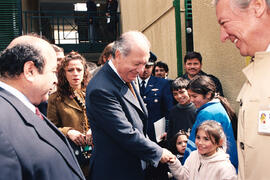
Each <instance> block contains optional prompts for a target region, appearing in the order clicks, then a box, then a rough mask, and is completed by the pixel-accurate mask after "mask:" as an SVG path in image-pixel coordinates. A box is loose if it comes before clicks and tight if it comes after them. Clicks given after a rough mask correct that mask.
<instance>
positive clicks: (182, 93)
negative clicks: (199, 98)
mask: <svg viewBox="0 0 270 180" xmlns="http://www.w3.org/2000/svg"><path fill="white" fill-rule="evenodd" d="M188 83H189V81H188V80H186V79H184V78H181V77H179V78H177V79H175V80H174V81H173V82H172V85H171V88H172V92H173V97H174V99H175V100H176V101H177V102H178V103H177V104H176V105H175V106H174V107H172V109H171V110H170V112H169V116H168V119H169V126H168V134H167V139H168V140H170V139H171V138H172V137H173V136H174V135H175V134H176V133H177V132H179V130H184V131H186V132H187V131H188V130H189V129H191V128H192V126H193V124H194V122H195V119H196V107H195V106H194V104H193V103H192V102H191V101H190V98H189V95H188V92H187V86H188Z"/></svg>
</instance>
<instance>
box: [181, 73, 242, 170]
mask: <svg viewBox="0 0 270 180" xmlns="http://www.w3.org/2000/svg"><path fill="white" fill-rule="evenodd" d="M187 89H188V94H189V96H190V100H191V102H193V103H194V105H195V106H196V108H197V116H196V121H195V123H194V125H193V127H192V129H191V133H190V136H189V141H188V144H187V148H186V151H185V154H184V161H185V160H186V158H187V157H188V156H189V154H190V153H191V152H192V151H194V150H196V146H195V130H196V129H197V127H198V125H200V124H201V123H202V122H204V121H206V120H209V119H212V120H215V121H217V122H219V123H220V124H221V126H222V128H223V130H224V133H225V135H226V137H227V142H228V148H227V153H228V154H229V155H230V160H231V162H232V164H233V165H234V167H235V168H236V169H237V167H238V158H237V148H236V142H235V138H234V134H233V129H232V123H231V121H234V120H235V119H236V115H235V113H234V112H233V110H232V109H231V108H230V106H229V104H228V103H227V101H225V98H222V97H220V96H217V95H216V94H215V90H216V87H215V84H214V82H213V81H212V80H211V79H210V77H208V76H197V77H195V78H194V79H192V80H191V81H190V82H189V84H188V87H187Z"/></svg>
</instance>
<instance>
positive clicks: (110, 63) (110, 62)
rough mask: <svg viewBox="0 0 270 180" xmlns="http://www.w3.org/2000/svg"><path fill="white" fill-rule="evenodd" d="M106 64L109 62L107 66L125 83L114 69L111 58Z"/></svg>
mask: <svg viewBox="0 0 270 180" xmlns="http://www.w3.org/2000/svg"><path fill="white" fill-rule="evenodd" d="M108 64H109V66H110V67H111V68H112V69H113V71H114V72H115V73H116V74H117V76H118V77H119V78H120V79H121V80H122V81H123V83H126V82H125V81H124V80H123V79H122V78H121V76H120V75H119V74H118V72H117V70H116V68H115V66H114V64H113V63H112V60H109V62H108Z"/></svg>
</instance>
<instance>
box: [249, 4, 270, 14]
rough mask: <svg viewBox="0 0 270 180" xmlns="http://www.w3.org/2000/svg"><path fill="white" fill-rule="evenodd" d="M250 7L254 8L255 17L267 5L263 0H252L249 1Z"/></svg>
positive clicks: (262, 11)
mask: <svg viewBox="0 0 270 180" xmlns="http://www.w3.org/2000/svg"><path fill="white" fill-rule="evenodd" d="M250 8H252V9H253V10H254V13H255V15H256V17H257V18H258V17H261V16H262V15H263V14H264V12H266V11H267V8H268V7H267V4H266V2H265V0H252V1H251V3H250Z"/></svg>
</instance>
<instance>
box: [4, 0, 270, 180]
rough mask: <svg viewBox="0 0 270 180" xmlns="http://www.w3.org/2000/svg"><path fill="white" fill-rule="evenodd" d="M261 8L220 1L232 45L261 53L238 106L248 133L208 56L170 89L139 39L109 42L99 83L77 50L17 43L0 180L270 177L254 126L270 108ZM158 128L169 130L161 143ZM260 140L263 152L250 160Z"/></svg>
mask: <svg viewBox="0 0 270 180" xmlns="http://www.w3.org/2000/svg"><path fill="white" fill-rule="evenodd" d="M253 1H254V2H253ZM253 1H251V2H249V3H242V4H241V1H239V2H240V4H237V3H235V4H231V3H234V1H226V0H216V1H215V5H216V14H217V17H218V22H219V24H220V26H221V39H222V40H224V41H225V40H226V39H230V40H231V41H233V42H234V43H235V44H236V46H237V47H238V48H239V49H240V53H241V55H250V56H254V55H255V58H254V60H253V62H252V63H251V64H250V65H249V66H248V67H247V68H246V69H245V71H244V73H245V74H246V75H247V78H248V82H247V83H246V84H245V86H244V88H243V90H241V93H240V95H239V97H238V99H239V101H240V102H241V103H240V106H241V108H240V116H239V121H240V122H241V123H238V120H237V116H236V114H235V112H234V111H233V109H232V108H231V107H230V105H229V103H228V101H227V100H226V98H225V97H224V94H223V90H222V86H221V83H220V81H219V79H218V78H217V77H215V76H214V75H211V74H207V73H205V72H203V71H202V70H201V67H202V56H201V54H200V53H199V52H189V53H187V54H186V56H185V58H184V68H185V71H186V73H185V74H184V75H183V76H182V77H178V78H176V79H175V80H171V79H168V72H169V69H168V66H167V64H166V63H164V62H162V61H159V62H157V63H156V62H155V61H156V60H157V57H156V55H155V54H154V53H152V52H151V51H150V42H149V41H148V39H147V37H146V36H145V35H144V34H143V33H141V32H139V31H128V32H125V33H123V34H122V35H121V36H120V37H119V39H117V40H116V41H114V42H113V43H110V44H108V46H107V47H106V48H105V49H104V51H103V53H102V54H101V57H100V61H99V62H100V65H102V67H100V68H98V70H96V71H95V72H94V74H92V75H91V73H90V71H89V67H88V65H87V62H86V59H85V58H84V57H83V56H82V55H81V54H79V53H77V52H74V51H71V52H69V53H67V54H66V55H65V56H64V50H63V49H61V48H59V47H57V46H56V45H52V44H50V43H49V42H47V41H46V40H44V39H42V38H41V37H39V36H37V35H34V34H32V35H22V36H19V37H17V38H15V39H14V40H13V41H12V42H11V43H10V44H9V45H8V46H7V48H6V49H5V50H3V51H2V52H1V54H0V106H1V109H0V113H1V117H0V146H1V148H0V157H1V161H0V169H1V173H2V174H1V176H0V179H3V180H4V179H27V180H28V179H29V180H32V179H33V180H34V179H39V180H45V179H68V180H69V179H70V180H71V179H72V180H75V179H81V180H84V179H89V180H90V179H91V180H103V179H104V180H105V179H117V180H122V179H123V180H125V179H130V180H133V179H134V180H143V179H145V180H159V179H161V180H167V179H210V180H217V179H220V180H223V179H228V180H236V179H237V178H238V179H255V178H256V177H257V178H259V179H265V177H266V175H265V174H268V172H267V171H264V172H263V173H262V174H255V173H253V172H251V171H250V170H251V168H252V169H254V171H255V172H261V170H260V169H257V168H262V169H263V170H264V169H265V168H266V169H267V167H262V166H259V164H257V163H258V162H262V163H265V164H267V158H265V157H264V156H266V154H267V148H263V147H265V143H267V142H268V141H267V140H268V139H267V136H266V135H265V134H261V132H263V133H265V131H263V130H264V129H260V128H259V129H256V130H254V129H255V128H254V127H252V126H254V124H255V122H254V120H256V119H257V118H256V117H258V115H262V112H261V110H263V112H266V111H267V109H265V108H266V107H268V106H267V105H268V100H265V97H268V96H267V95H268V90H267V89H266V88H265V87H264V86H262V83H261V82H262V81H263V79H264V77H265V74H264V73H265V72H268V71H263V72H264V73H261V71H260V70H261V69H265V65H267V64H268V62H267V61H269V60H268V59H269V53H268V51H270V50H269V49H270V48H269V41H268V40H267V41H265V39H267V37H270V35H269V36H267V35H268V33H269V32H268V31H266V30H265V31H264V29H263V32H262V29H261V28H260V29H258V27H267V26H266V25H268V24H267V23H269V22H270V21H269V20H270V15H269V11H270V10H269V8H270V5H269V4H270V3H269V1H267V0H262V1H256V2H255V0H253ZM237 2H238V1H237ZM267 3H268V4H267ZM232 5H234V6H232ZM232 7H233V8H232ZM243 8H244V9H243ZM251 9H252V11H251ZM235 11H237V12H239V13H240V14H234V12H235ZM261 17H264V18H262V19H260V18H261ZM239 19H241V20H242V23H241V22H240V21H238V20H239ZM235 21H236V22H237V23H235ZM247 22H254V23H255V22H256V25H257V26H256V27H249V28H247V27H246V26H245V24H246V23H247ZM235 26H236V27H238V29H239V30H238V31H237V32H235V28H234V27H235ZM265 29H267V28H265ZM244 33H245V36H242V35H241V34H244ZM256 33H257V36H255V37H254V36H252V35H253V34H256ZM260 37H262V38H260ZM256 39H257V40H258V41H254V40H256ZM259 40H260V41H259ZM256 42H259V43H256ZM250 43H252V44H250ZM257 51H267V52H261V53H257V54H255V53H256V52H257ZM257 61H259V62H264V63H262V64H260V63H256V62H257ZM250 74H252V75H253V77H250ZM257 81H258V82H257ZM260 83H261V84H260ZM256 90H257V91H259V92H260V95H258V97H257V99H255V100H254V99H252V98H254V97H251V96H250V95H251V93H252V92H255V91H256ZM252 100H253V101H252ZM255 101H256V102H258V103H256V104H254V102H255ZM243 104H245V106H243ZM260 108H263V109H260ZM268 108H269V107H268ZM40 111H41V112H40ZM243 112H245V114H244V113H243ZM156 122H164V124H163V125H164V127H162V130H163V133H162V134H159V132H158V131H157V129H158V127H157V125H156ZM243 123H244V124H243ZM249 123H250V124H249ZM237 124H240V125H239V126H237ZM159 128H161V127H159ZM246 130H249V133H248V134H245V133H244V132H245V131H246ZM257 131H258V132H259V133H257ZM237 132H238V134H237ZM248 135H249V136H248ZM236 140H238V143H237V141H236ZM255 142H256V148H260V149H259V151H260V152H262V153H255V152H254V151H250V148H255V145H254V143H255ZM259 151H257V152H259ZM246 155H254V157H253V156H246ZM255 155H256V157H255ZM261 157H264V158H261ZM238 158H239V159H238ZM238 160H239V163H238ZM250 160H254V163H256V165H258V167H254V166H252V163H251V161H250ZM252 162H253V161H252ZM254 163H253V165H254ZM265 164H263V165H265Z"/></svg>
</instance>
